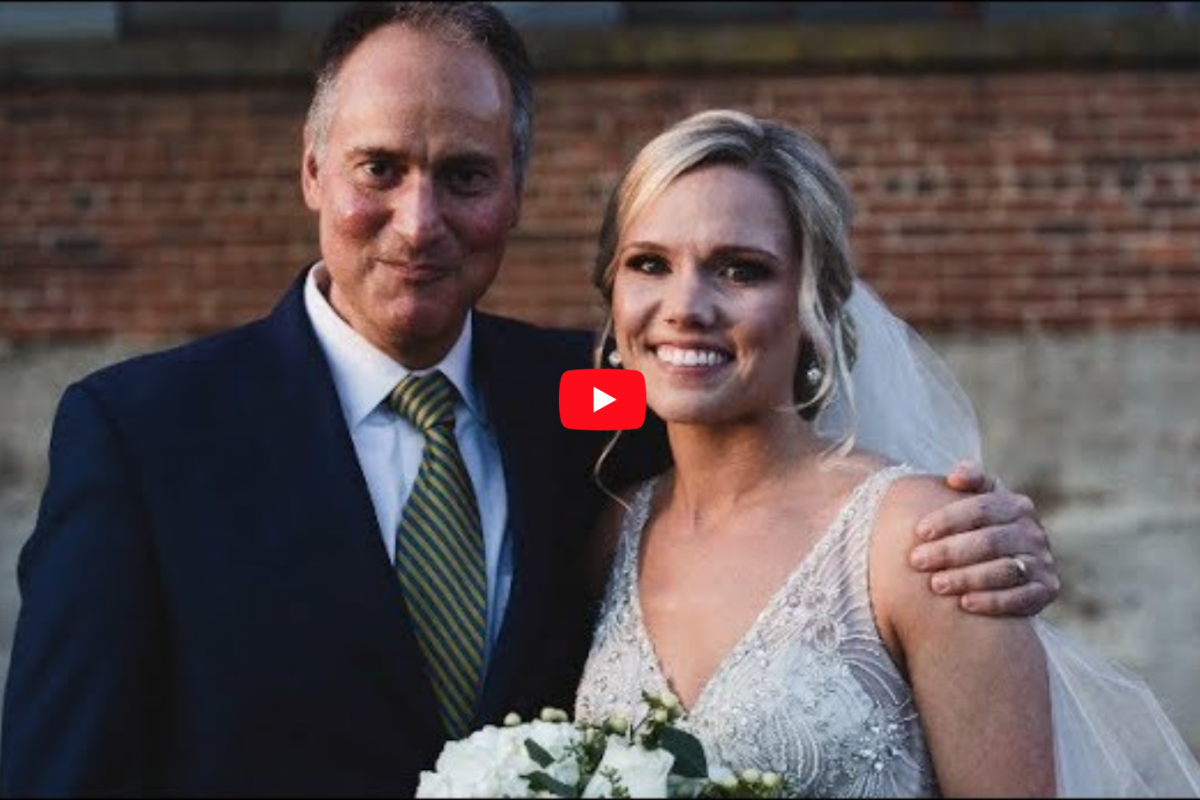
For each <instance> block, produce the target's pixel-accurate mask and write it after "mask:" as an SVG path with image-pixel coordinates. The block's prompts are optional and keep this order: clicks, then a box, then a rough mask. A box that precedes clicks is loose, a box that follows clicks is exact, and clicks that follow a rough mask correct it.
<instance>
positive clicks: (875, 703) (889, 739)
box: [576, 281, 1200, 797]
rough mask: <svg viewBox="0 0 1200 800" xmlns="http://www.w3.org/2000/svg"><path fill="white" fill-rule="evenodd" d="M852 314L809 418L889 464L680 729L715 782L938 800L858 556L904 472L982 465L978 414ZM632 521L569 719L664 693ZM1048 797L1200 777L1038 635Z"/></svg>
mask: <svg viewBox="0 0 1200 800" xmlns="http://www.w3.org/2000/svg"><path fill="white" fill-rule="evenodd" d="M848 310H849V312H850V314H851V317H852V318H853V320H854V322H855V326H856V334H857V341H858V360H857V362H856V363H855V365H854V368H853V371H852V376H851V378H852V379H851V387H850V390H849V391H848V392H845V393H843V394H842V395H840V396H838V397H836V398H835V399H834V401H833V402H832V403H831V404H830V405H829V406H828V407H826V408H825V409H823V410H822V412H821V413H820V415H818V417H817V419H816V421H815V426H816V430H817V432H818V433H819V434H821V435H823V436H827V437H829V438H830V439H831V440H834V441H836V440H837V439H838V438H839V436H840V435H841V434H843V433H845V432H847V431H850V432H852V433H853V434H854V437H855V442H856V443H857V445H858V446H859V447H862V448H864V449H867V450H870V451H873V452H876V453H879V454H881V455H883V456H885V457H887V458H888V459H890V460H891V461H893V462H896V463H900V464H906V465H911V466H905V467H889V468H886V469H884V470H881V471H879V472H877V473H875V474H874V475H872V476H871V477H869V478H868V479H866V480H865V481H864V482H863V483H862V484H861V485H860V486H859V488H858V489H857V490H856V491H855V492H854V494H853V496H852V497H851V499H850V501H849V502H848V504H847V505H846V506H845V508H844V509H843V510H842V512H841V514H840V515H839V516H838V518H837V520H836V521H835V522H834V523H833V525H832V526H831V527H830V528H829V529H828V530H827V531H826V532H825V534H824V535H823V537H822V538H821V539H820V540H819V541H818V543H817V544H816V546H815V547H814V549H813V550H812V552H811V553H810V554H809V555H808V556H807V557H806V558H804V559H803V560H802V561H801V563H800V564H799V565H797V567H796V568H795V571H794V572H793V573H792V574H791V576H790V577H789V578H788V580H787V581H786V582H785V583H784V585H783V586H782V587H781V588H780V589H779V591H778V592H777V593H776V595H775V596H774V597H773V599H772V600H771V601H770V602H769V603H768V605H767V607H766V608H765V609H764V610H763V611H762V613H761V614H760V616H759V617H758V619H757V620H756V622H755V623H754V624H753V625H752V626H751V628H750V630H749V631H748V632H747V633H746V635H745V636H744V638H743V639H742V640H741V642H740V643H739V644H738V645H737V646H736V647H735V648H734V649H733V651H732V652H731V653H730V654H729V655H728V656H727V657H726V658H725V660H724V661H723V662H722V663H721V664H720V666H719V667H718V668H717V670H716V672H715V673H714V674H713V676H712V677H711V678H710V679H709V682H708V684H707V685H706V686H705V687H704V689H703V690H702V692H701V694H700V696H699V697H698V698H697V700H696V701H695V704H694V707H693V708H690V709H687V710H686V711H687V713H686V714H685V716H684V718H683V720H682V721H681V723H680V724H681V726H682V727H684V728H686V729H689V730H691V731H692V732H693V733H694V734H695V735H696V736H697V737H698V738H699V739H700V740H701V741H702V742H704V744H705V746H706V749H707V750H708V752H709V753H710V754H711V755H712V756H713V757H714V758H715V759H716V760H717V761H718V762H721V763H723V764H724V765H725V766H729V767H736V768H738V769H745V768H747V767H755V768H758V769H762V770H771V771H776V772H782V773H784V774H785V775H786V777H787V779H788V781H789V786H790V788H791V790H792V792H793V793H794V794H797V795H801V796H884V795H891V796H923V795H930V794H935V793H936V792H937V783H936V776H935V774H934V772H933V766H932V763H931V761H930V758H929V754H928V751H927V749H926V746H925V741H924V737H923V733H922V730H921V727H920V722H919V719H918V717H917V713H916V708H915V707H914V704H913V698H912V693H911V689H910V687H909V686H908V685H907V684H906V683H905V681H904V680H903V679H902V678H901V676H900V674H899V672H898V671H897V669H896V667H895V665H894V664H893V662H892V661H891V658H890V657H889V655H888V653H887V651H886V650H885V649H884V647H883V644H882V642H881V641H880V638H879V635H878V631H877V630H876V627H875V623H874V619H873V616H872V612H871V605H870V598H869V595H868V592H867V542H868V541H869V536H870V531H871V529H872V527H873V522H874V517H875V511H876V509H877V507H878V504H879V501H880V498H881V497H882V496H883V494H885V493H886V491H887V488H888V487H889V486H890V485H891V484H892V483H893V482H894V481H895V480H896V479H897V478H898V477H900V476H901V475H903V474H905V472H906V471H908V470H910V469H915V470H917V471H920V472H925V473H932V474H945V473H946V472H948V471H949V470H950V469H951V468H952V466H953V464H954V463H955V462H956V461H958V460H960V459H964V458H966V459H972V460H975V461H977V462H980V463H982V458H981V456H980V437H979V430H978V425H977V423H976V419H975V414H974V411H973V409H972V407H971V403H970V401H969V399H968V398H967V396H966V395H965V393H964V392H963V391H962V389H961V387H959V385H958V383H957V381H956V380H955V379H954V377H953V375H952V374H951V373H950V372H949V370H948V369H947V368H946V367H945V365H944V364H943V363H942V362H941V360H940V359H939V358H938V357H937V356H936V354H934V353H933V352H932V351H931V350H930V349H929V347H928V346H927V345H926V344H925V343H924V341H923V340H922V339H921V338H920V337H919V336H918V335H917V334H916V333H915V332H913V331H912V330H911V329H910V328H909V327H908V326H907V325H906V324H905V323H904V322H902V321H901V320H899V319H897V318H896V317H894V316H893V315H892V314H891V313H890V312H889V311H888V310H887V308H886V306H885V305H884V304H883V303H882V301H880V300H879V298H878V297H877V296H876V295H875V294H874V292H872V291H871V290H870V288H869V287H867V286H866V285H865V284H863V283H862V282H861V281H859V282H856V284H855V291H854V293H853V295H852V296H851V299H850V302H849V304H848ZM653 486H654V483H653V481H650V482H647V483H646V484H643V485H642V487H641V488H640V489H639V491H638V492H637V494H636V496H635V497H634V500H633V503H632V504H631V508H630V510H629V511H628V513H626V515H625V518H624V522H623V529H622V531H621V537H620V542H619V545H618V550H617V553H616V556H615V558H614V561H613V567H612V572H611V575H610V578H609V584H608V587H607V590H606V594H605V599H604V604H603V607H602V611H601V616H600V621H599V623H598V627H597V630H596V634H595V638H594V639H593V643H592V651H591V654H590V656H589V658H588V662H587V665H586V667H585V670H584V674H583V679H582V681H581V684H580V687H579V692H578V697H577V703H576V714H577V715H578V716H579V717H580V718H582V719H585V720H591V721H599V720H603V719H604V718H605V717H607V716H609V715H611V714H622V715H624V716H626V717H627V718H629V719H637V718H638V717H639V713H638V709H639V704H640V703H641V695H642V691H643V690H645V691H649V692H652V693H657V692H662V691H665V690H667V689H668V688H669V687H668V685H667V679H666V678H665V677H664V675H663V671H662V667H661V665H660V663H659V661H658V658H657V656H656V654H655V652H654V647H653V645H652V643H651V641H650V639H649V636H648V634H647V632H646V627H645V624H644V622H643V620H642V617H641V612H640V603H639V599H638V581H637V575H638V553H639V545H640V541H641V534H642V529H643V527H644V526H645V523H646V519H647V516H648V514H649V509H650V505H651V503H650V501H651V498H652V494H653ZM1034 628H1035V630H1036V631H1037V634H1038V637H1039V641H1040V642H1041V645H1042V650H1043V653H1044V655H1045V658H1046V666H1047V674H1048V677H1049V683H1050V703H1051V718H1052V720H1053V726H1054V731H1053V734H1054V756H1055V772H1056V779H1057V790H1058V794H1059V796H1062V797H1200V764H1198V763H1197V761H1196V759H1195V757H1194V756H1193V755H1192V753H1191V751H1190V750H1189V749H1188V747H1187V745H1186V744H1185V743H1184V741H1183V739H1182V737H1181V736H1180V735H1179V732H1178V731H1177V730H1176V729H1175V728H1174V726H1173V725H1172V724H1171V722H1170V721H1169V720H1168V718H1167V716H1166V715H1165V713H1164V712H1163V710H1162V708H1161V707H1160V706H1159V703H1158V701H1157V699H1156V698H1155V697H1154V695H1153V693H1152V692H1151V691H1150V690H1149V688H1148V687H1147V686H1146V684H1145V683H1144V682H1143V681H1142V680H1141V679H1140V678H1138V677H1137V676H1136V675H1134V674H1133V673H1131V672H1128V671H1127V670H1125V669H1123V668H1121V667H1119V666H1117V665H1115V664H1113V663H1111V662H1109V661H1107V660H1106V659H1104V658H1103V657H1101V656H1100V655H1098V654H1097V653H1095V652H1094V651H1093V650H1091V649H1090V648H1089V647H1087V646H1086V645H1084V644H1083V643H1082V642H1080V641H1078V640H1077V639H1075V638H1073V637H1071V636H1069V635H1068V634H1066V633H1064V632H1062V631H1059V630H1057V629H1055V628H1054V627H1053V626H1051V625H1049V624H1047V623H1045V622H1044V621H1042V620H1040V619H1039V620H1035V621H1034Z"/></svg>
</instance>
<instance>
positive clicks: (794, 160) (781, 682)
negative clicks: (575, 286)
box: [577, 112, 1200, 796]
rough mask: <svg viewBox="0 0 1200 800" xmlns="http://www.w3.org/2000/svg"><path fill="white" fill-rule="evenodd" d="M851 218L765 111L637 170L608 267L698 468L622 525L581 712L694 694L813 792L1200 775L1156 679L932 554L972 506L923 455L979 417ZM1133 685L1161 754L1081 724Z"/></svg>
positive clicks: (727, 740) (961, 439) (622, 355)
mask: <svg viewBox="0 0 1200 800" xmlns="http://www.w3.org/2000/svg"><path fill="white" fill-rule="evenodd" d="M850 217H851V202H850V197H849V194H848V192H847V190H846V188H845V186H844V184H843V183H842V181H841V179H840V177H839V176H838V174H837V172H836V169H835V168H834V167H833V165H832V163H831V162H830V160H829V159H828V157H827V156H826V154H825V153H824V151H823V150H822V149H821V148H820V147H819V146H818V145H817V144H816V143H815V142H813V141H811V140H810V139H808V138H807V137H805V136H803V135H801V134H798V133H796V132H794V131H792V130H789V129H787V128H785V127H783V126H781V125H778V124H775V123H771V122H765V121H760V120H756V119H754V118H752V117H749V116H747V115H744V114H740V113H737V112H707V113H704V114H700V115H697V116H695V117H693V118H691V119H689V120H686V121H684V122H683V123H680V124H679V125H676V126H675V127H673V128H671V129H670V130H668V131H667V132H666V133H664V134H662V135H661V136H659V137H658V138H657V139H655V140H654V141H652V142H651V143H650V144H649V145H647V146H646V148H644V149H643V150H642V152H641V153H640V154H639V155H638V156H637V158H636V159H635V160H634V162H633V164H632V165H631V166H630V168H629V170H628V171H627V173H626V175H625V176H624V178H623V179H622V182H621V184H620V186H619V187H618V188H617V191H616V192H615V194H614V196H613V200H612V202H611V203H610V206H609V210H608V214H607V217H606V220H605V226H604V231H603V233H602V235H601V248H600V255H599V258H598V261H597V270H596V275H595V281H596V283H597V285H598V286H599V288H600V289H601V291H602V292H603V294H604V296H605V298H606V300H607V301H608V302H609V303H610V306H611V330H612V332H613V333H614V334H615V341H616V351H615V352H616V353H617V354H618V357H619V360H620V362H621V363H623V364H624V366H626V367H628V368H632V369H637V370H639V371H641V372H642V373H643V374H644V375H645V378H646V386H647V401H648V403H649V405H650V406H651V407H652V408H653V410H654V411H655V412H656V413H657V414H658V415H659V416H660V417H661V418H662V419H663V420H664V421H665V422H666V424H667V429H668V435H669V439H670V444H671V450H672V455H673V457H674V468H673V469H672V470H671V471H670V472H668V473H666V474H664V475H662V476H660V477H659V478H658V479H655V480H652V481H650V482H648V483H646V484H643V485H642V486H640V487H638V488H637V489H636V491H634V492H631V493H630V495H629V496H628V497H626V498H625V499H624V500H623V501H622V502H621V503H619V504H614V505H613V509H612V513H611V514H610V515H609V517H608V519H607V520H606V522H605V529H604V538H605V540H606V541H608V542H609V543H611V545H612V550H614V551H615V555H614V556H613V557H612V574H611V578H610V581H609V585H608V590H607V593H606V598H605V605H604V610H603V614H602V619H601V622H600V625H599V628H598V630H597V634H596V638H595V640H594V643H593V648H592V653H591V656H590V658H589V661H588V665H587V668H586V670H585V673H584V677H583V681H582V683H581V686H580V690H579V697H578V706H577V712H578V715H579V716H580V717H582V718H584V719H592V720H595V719H599V718H603V717H606V716H608V715H610V714H613V713H622V714H625V715H628V716H636V714H637V708H638V705H639V703H640V699H641V693H642V692H643V691H650V692H661V691H666V690H670V691H672V692H673V693H674V694H675V695H676V696H677V697H679V699H680V701H681V703H682V705H683V707H684V709H685V712H686V713H685V717H684V725H685V727H688V728H690V729H691V730H692V731H693V732H695V733H696V734H697V735H698V736H699V737H700V738H701V739H702V740H703V741H704V742H705V743H706V744H707V746H708V747H709V748H710V750H712V751H713V752H714V754H715V755H716V757H717V758H718V759H719V760H720V761H722V762H723V763H727V764H732V765H736V766H738V767H750V766H753V767H758V768H762V769H769V770H775V771H782V772H784V773H785V774H786V775H787V777H788V779H789V783H790V788H791V790H792V791H793V792H794V793H797V794H800V795H805V796H807V795H857V796H872V795H914V796H917V795H930V794H935V793H938V792H941V793H945V794H951V795H957V794H985V793H986V794H1004V795H1010V796H1011V795H1030V796H1048V795H1052V794H1054V793H1055V792H1056V791H1057V792H1060V793H1064V794H1072V793H1083V792H1087V791H1089V790H1092V791H1095V790H1100V791H1105V792H1117V791H1121V790H1128V791H1131V792H1132V793H1135V794H1140V793H1146V792H1149V791H1156V790H1159V789H1165V790H1167V791H1175V792H1187V793H1192V794H1197V793H1200V777H1198V775H1200V770H1197V769H1196V767H1195V762H1194V760H1191V757H1190V755H1188V754H1186V753H1185V752H1184V751H1183V750H1182V744H1181V742H1180V741H1179V738H1178V736H1177V734H1175V732H1174V731H1173V729H1171V728H1170V727H1169V724H1167V723H1166V722H1165V718H1163V717H1162V716H1161V713H1160V712H1159V711H1158V710H1157V707H1156V706H1155V705H1153V701H1152V699H1151V700H1150V701H1148V702H1146V701H1143V699H1142V698H1141V697H1139V696H1136V695H1135V693H1136V691H1138V689H1137V687H1135V688H1134V689H1133V690H1130V691H1127V690H1126V689H1127V688H1128V684H1124V683H1122V681H1124V678H1123V677H1122V676H1118V675H1116V674H1115V673H1113V672H1112V671H1111V670H1109V671H1107V672H1104V671H1102V672H1100V673H1097V676H1096V677H1088V678H1084V679H1082V680H1081V679H1080V678H1079V675H1080V674H1082V673H1083V672H1084V671H1086V670H1091V669H1094V668H1096V667H1097V664H1098V662H1097V661H1095V660H1088V658H1089V657H1086V656H1085V657H1084V659H1085V660H1083V661H1078V660H1075V661H1072V660H1071V659H1077V657H1078V655H1079V651H1078V650H1077V649H1075V648H1074V646H1073V645H1065V644H1063V643H1062V640H1060V639H1057V638H1051V636H1052V634H1050V633H1049V632H1047V631H1046V629H1045V628H1044V626H1042V625H1041V624H1040V623H1034V622H1032V621H1030V620H1026V619H987V618H982V617H977V616H972V615H966V614H962V613H960V612H959V611H958V610H957V607H956V604H954V603H953V602H952V601H948V600H946V599H944V598H940V597H937V596H935V595H933V594H931V593H930V592H928V590H927V588H926V586H925V583H924V582H923V581H922V580H921V579H920V578H919V576H915V575H914V574H913V573H911V571H910V570H908V569H907V567H906V566H905V561H906V558H907V554H908V552H909V551H910V550H911V548H912V547H914V546H915V544H916V541H915V540H914V538H913V535H912V533H911V532H912V530H913V529H914V527H915V522H916V520H918V519H920V518H921V517H922V516H924V515H925V514H926V513H928V512H930V511H932V510H934V509H936V508H938V507H940V506H942V505H944V504H946V503H948V502H950V501H951V500H953V499H955V495H954V494H953V493H952V492H950V491H949V490H948V489H946V488H945V487H944V485H943V483H942V482H941V480H940V479H934V478H930V477H925V476H923V475H921V474H919V473H918V470H917V469H916V467H920V468H922V469H924V470H929V471H937V472H940V471H942V470H943V469H944V468H945V466H946V459H947V458H953V457H955V456H959V457H962V456H971V455H973V454H972V452H971V450H972V449H973V448H974V447H975V446H976V443H977V434H976V432H975V428H974V422H973V418H972V416H971V414H970V409H969V404H967V403H966V402H965V398H963V397H962V396H961V394H960V393H959V392H958V391H957V387H956V386H955V385H954V384H953V381H952V379H950V378H948V377H947V376H945V375H942V374H939V373H938V372H937V371H936V370H937V369H938V368H937V367H936V362H935V361H934V360H933V359H932V358H931V357H930V356H929V354H927V353H926V352H925V351H923V350H922V346H921V345H920V343H919V341H915V340H911V339H909V338H908V336H907V331H906V329H905V328H904V327H903V326H902V323H899V322H898V321H897V320H895V319H894V318H893V317H891V316H890V315H889V314H888V313H887V312H886V309H884V308H883V307H882V305H881V304H880V303H879V302H878V301H877V300H876V299H875V298H874V297H873V295H871V294H870V292H869V290H867V289H866V288H865V287H862V286H861V285H856V282H855V277H854V269H853V264H852V260H851V257H850V248H849V244H848V227H849V222H850ZM930 370H934V371H933V372H931V371H930ZM856 410H857V411H860V412H862V413H861V414H858V413H856ZM859 419H863V420H870V425H871V427H870V428H869V429H868V428H865V427H861V426H859V425H858V424H857V420H859ZM897 462H906V463H905V464H899V463H897ZM913 465H915V466H913ZM1068 656H1069V658H1068ZM1072 664H1075V665H1076V669H1074V670H1072V669H1071V665H1072ZM1081 665H1082V666H1081ZM1100 667H1103V665H1100ZM1081 688H1082V689H1084V690H1086V691H1087V692H1090V695H1089V696H1088V698H1084V699H1077V700H1076V701H1074V702H1069V699H1070V697H1069V696H1071V695H1072V693H1074V696H1075V697H1076V698H1078V697H1079V694H1078V690H1080V689H1081ZM1130 697H1134V699H1135V700H1136V701H1137V702H1138V704H1139V705H1138V709H1139V710H1138V712H1137V718H1138V719H1139V720H1144V721H1145V722H1146V725H1145V727H1144V729H1143V735H1142V736H1141V737H1139V738H1141V739H1144V740H1145V742H1144V744H1145V747H1146V748H1147V749H1146V751H1145V752H1147V753H1148V754H1149V760H1148V763H1149V764H1150V769H1151V770H1160V772H1158V773H1155V774H1154V775H1150V774H1149V773H1147V771H1146V767H1145V766H1144V765H1139V766H1138V767H1137V768H1136V769H1133V768H1129V767H1128V765H1127V764H1125V763H1124V762H1122V761H1121V759H1122V758H1124V757H1125V756H1116V757H1115V758H1110V757H1109V756H1108V754H1109V753H1110V752H1112V750H1113V748H1111V747H1108V744H1110V742H1108V741H1106V740H1102V739H1099V738H1092V739H1085V738H1083V737H1082V735H1081V734H1079V733H1078V731H1079V730H1084V729H1087V727H1088V726H1089V725H1091V724H1092V723H1093V722H1094V721H1095V719H1094V717H1095V716H1096V715H1097V714H1101V715H1102V714H1103V712H1104V710H1105V709H1106V706H1105V704H1106V703H1108V702H1109V701H1111V700H1113V699H1114V698H1120V699H1126V700H1128V699H1129V698H1130ZM1096 703H1098V705H1096ZM1052 708H1053V714H1052ZM1111 727H1113V728H1115V726H1111ZM1093 730H1094V729H1093ZM1152 734H1153V735H1152ZM1100 735H1107V731H1105V732H1102V733H1101V734H1095V736H1100ZM1153 736H1157V738H1153ZM1064 737H1065V738H1064ZM1096 748H1100V750H1101V752H1095V749H1096ZM1171 748H1176V750H1177V751H1178V752H1177V753H1175V757H1172V751H1171ZM1121 752H1122V753H1129V752H1130V751H1129V750H1128V748H1124V749H1122V750H1121ZM1130 757H1132V758H1135V759H1136V758H1141V756H1139V755H1138V754H1136V753H1134V754H1133V755H1131V756H1130ZM1106 759H1107V760H1106ZM1143 760H1145V759H1143ZM1130 776H1132V779H1131V781H1130V782H1129V785H1127V786H1123V787H1122V786H1117V785H1116V783H1117V782H1118V781H1121V780H1124V779H1125V778H1127V777H1130ZM1140 780H1145V781H1147V783H1144V784H1143V783H1138V781H1140ZM1086 781H1093V782H1092V783H1087V782H1086ZM1097 781H1099V782H1097Z"/></svg>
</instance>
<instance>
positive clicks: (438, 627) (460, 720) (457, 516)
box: [390, 372, 487, 739]
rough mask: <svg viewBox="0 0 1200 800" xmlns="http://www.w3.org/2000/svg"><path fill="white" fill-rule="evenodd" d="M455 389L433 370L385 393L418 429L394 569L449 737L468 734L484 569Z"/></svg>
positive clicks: (480, 647) (480, 649)
mask: <svg viewBox="0 0 1200 800" xmlns="http://www.w3.org/2000/svg"><path fill="white" fill-rule="evenodd" d="M457 396H458V393H457V391H455V388H454V385H453V384H452V383H450V381H449V379H447V378H446V376H445V375H443V374H442V373H440V372H432V373H429V374H428V375H423V376H416V375H409V376H408V377H406V378H405V379H404V380H403V381H401V382H400V385H399V386H397V387H396V389H395V391H393V392H392V395H391V398H390V402H391V406H392V408H393V409H395V410H396V412H397V413H398V414H400V415H401V416H403V417H404V418H405V419H407V420H409V421H410V422H411V423H412V424H413V425H415V426H416V427H417V429H418V430H420V431H421V432H422V433H423V434H424V435H425V452H424V455H423V456H422V458H421V467H420V470H419V471H418V473H417V480H416V482H415V483H414V484H413V487H412V491H411V492H410V493H409V496H408V502H407V504H406V505H405V506H404V513H403V515H402V516H401V519H400V529H399V531H398V532H397V534H396V564H395V566H396V572H397V573H398V575H399V576H400V584H401V586H402V587H403V589H404V598H405V601H406V602H407V604H408V610H409V614H410V616H411V617H412V620H413V624H414V627H415V630H416V633H417V640H418V642H420V645H421V651H422V653H423V654H424V656H425V665H426V672H427V674H428V675H429V678H430V682H431V683H432V684H433V691H434V694H435V695H436V697H437V700H438V705H439V706H440V709H441V713H442V722H443V723H444V725H445V727H446V732H447V734H448V735H449V736H450V737H451V738H455V739H457V738H461V737H463V736H465V735H466V734H467V733H469V730H468V728H469V726H470V724H471V717H472V716H473V714H474V710H475V702H476V699H477V698H478V696H479V687H480V682H481V680H482V677H483V657H484V636H485V630H486V619H487V617H486V614H487V572H486V567H485V566H484V554H483V532H482V531H483V528H482V526H481V524H480V521H479V505H478V503H477V501H476V499H475V491H474V489H473V488H472V486H471V476H470V475H468V474H467V468H466V465H465V464H463V460H462V455H461V454H460V453H459V451H458V442H457V441H456V439H455V437H454V403H455V400H456V399H457Z"/></svg>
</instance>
